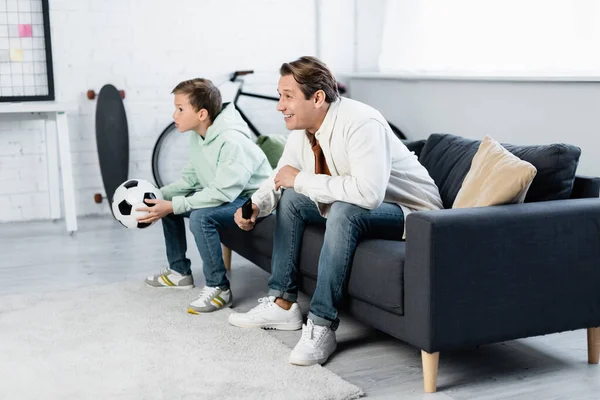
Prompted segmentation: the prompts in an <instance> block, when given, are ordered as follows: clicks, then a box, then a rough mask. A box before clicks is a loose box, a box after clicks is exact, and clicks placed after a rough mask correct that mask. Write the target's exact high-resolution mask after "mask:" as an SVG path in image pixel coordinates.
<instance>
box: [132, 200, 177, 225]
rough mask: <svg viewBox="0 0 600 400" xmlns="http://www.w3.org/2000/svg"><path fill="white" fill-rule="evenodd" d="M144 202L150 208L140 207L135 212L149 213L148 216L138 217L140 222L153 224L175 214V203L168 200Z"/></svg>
mask: <svg viewBox="0 0 600 400" xmlns="http://www.w3.org/2000/svg"><path fill="white" fill-rule="evenodd" d="M144 202H145V203H147V204H150V206H148V207H138V208H136V209H135V210H136V211H147V212H148V214H146V215H142V216H140V217H137V220H138V222H143V223H148V224H151V223H153V222H154V221H158V220H159V219H161V218H163V217H166V216H167V215H169V214H171V213H172V212H173V203H172V202H170V201H168V200H159V199H147V200H144Z"/></svg>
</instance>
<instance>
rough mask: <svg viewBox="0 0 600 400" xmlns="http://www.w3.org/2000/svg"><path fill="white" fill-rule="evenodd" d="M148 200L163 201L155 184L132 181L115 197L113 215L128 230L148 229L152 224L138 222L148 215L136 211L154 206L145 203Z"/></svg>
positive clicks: (117, 192) (137, 180)
mask: <svg viewBox="0 0 600 400" xmlns="http://www.w3.org/2000/svg"><path fill="white" fill-rule="evenodd" d="M148 199H161V200H162V199H163V195H162V193H161V192H160V190H158V189H157V188H156V187H155V186H154V185H153V184H151V183H150V182H148V181H146V180H143V179H130V180H128V181H126V182H123V183H122V184H121V185H119V187H118V188H117V190H115V194H114V195H113V202H112V211H113V215H114V216H115V218H116V219H117V221H119V222H120V223H121V224H123V226H125V227H126V228H147V227H149V226H150V225H152V224H149V223H145V222H144V223H142V222H138V221H137V218H138V217H140V216H143V215H146V214H148V212H146V211H136V208H138V207H144V206H153V204H147V203H144V200H148Z"/></svg>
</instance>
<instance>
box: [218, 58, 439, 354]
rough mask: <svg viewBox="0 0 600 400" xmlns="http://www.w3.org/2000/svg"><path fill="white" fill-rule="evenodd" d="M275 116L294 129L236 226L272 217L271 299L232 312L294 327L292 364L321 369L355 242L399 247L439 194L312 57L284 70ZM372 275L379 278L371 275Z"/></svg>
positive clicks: (251, 320)
mask: <svg viewBox="0 0 600 400" xmlns="http://www.w3.org/2000/svg"><path fill="white" fill-rule="evenodd" d="M280 74H281V78H280V79H279V85H278V92H279V95H280V100H279V103H278V105H277V110H278V111H280V112H281V113H283V116H284V118H285V123H286V127H287V128H288V129H290V130H292V131H293V132H291V134H290V136H289V139H288V141H287V143H286V146H285V149H284V152H283V155H282V157H281V159H280V161H279V163H278V165H277V169H276V170H275V172H274V179H268V180H266V181H265V182H263V184H262V185H261V187H260V188H259V190H258V191H257V192H256V193H254V195H253V196H252V203H253V204H252V209H253V213H252V216H251V218H250V219H244V218H242V213H241V210H239V209H238V210H237V211H236V213H235V217H234V218H235V222H236V223H237V225H238V226H239V227H240V228H241V229H244V230H251V229H252V228H253V227H254V224H255V222H256V219H257V218H258V217H263V216H266V215H268V214H270V213H271V212H273V210H275V209H277V212H276V213H275V218H276V228H275V235H274V242H273V257H272V275H271V277H270V279H269V292H268V296H267V297H265V298H262V299H260V300H259V303H260V304H259V305H258V306H256V307H254V308H253V309H252V310H250V311H249V312H247V313H233V314H231V315H230V316H229V322H230V323H231V324H232V325H235V326H239V327H259V328H269V329H282V330H297V329H300V328H301V327H302V337H301V339H300V341H299V342H298V344H297V345H296V346H295V348H294V349H293V351H292V353H291V354H290V358H289V361H290V362H291V363H292V364H297V365H311V364H315V363H320V364H322V363H324V362H325V361H326V360H327V359H328V358H329V356H330V355H331V354H332V353H333V352H334V351H335V349H336V346H337V342H336V338H335V330H336V329H337V327H338V324H339V319H338V315H337V309H336V304H337V303H339V302H340V300H341V299H342V294H343V289H344V286H345V284H346V282H347V279H348V276H349V273H350V266H351V265H352V259H353V256H354V251H355V250H356V246H357V244H358V242H359V241H360V240H361V239H362V238H366V237H372V238H383V239H391V240H402V238H403V233H404V218H405V216H406V215H407V214H408V213H409V212H411V211H414V210H435V209H439V208H441V207H442V201H441V198H440V195H439V192H438V189H437V187H436V185H435V183H434V182H433V180H432V179H431V177H430V176H429V174H428V173H427V170H426V169H425V168H424V167H423V166H422V165H421V164H420V163H419V162H418V160H417V157H416V156H415V155H414V154H413V153H411V152H410V151H409V150H408V149H407V148H406V146H404V144H403V143H402V142H401V141H400V140H398V139H397V138H396V137H395V136H394V134H393V133H392V131H391V129H390V127H389V125H388V124H387V122H386V121H385V119H384V118H383V116H382V115H381V114H380V113H379V112H378V111H377V110H375V109H373V108H371V107H369V106H367V105H365V104H362V103H360V102H358V101H354V100H350V99H347V98H340V97H339V95H338V92H337V84H336V81H335V78H334V77H333V75H332V73H331V72H330V71H329V69H328V68H327V66H326V65H325V64H324V63H323V62H321V61H320V60H318V59H316V58H314V57H301V58H300V59H298V60H296V61H293V62H291V63H284V64H283V65H282V66H281V69H280ZM307 224H325V237H324V242H323V247H322V249H321V254H320V258H319V265H318V270H319V272H318V278H317V287H316V290H315V292H314V294H313V297H312V300H311V303H310V312H309V314H308V320H307V323H306V325H304V326H302V314H301V312H300V308H299V306H298V304H297V303H296V299H297V296H298V287H297V284H296V275H297V271H298V260H299V254H300V248H301V245H302V235H303V232H304V229H305V227H306V225H307ZM373 273H374V274H375V273H377V271H373Z"/></svg>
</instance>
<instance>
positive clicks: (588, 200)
mask: <svg viewBox="0 0 600 400" xmlns="http://www.w3.org/2000/svg"><path fill="white" fill-rule="evenodd" d="M479 143H480V142H479V141H474V140H470V139H465V138H462V137H459V136H453V135H445V134H434V135H431V136H430V137H429V138H428V139H427V141H425V140H423V141H418V142H407V143H406V144H407V146H408V147H409V148H410V149H411V150H413V151H415V153H416V154H417V155H418V156H419V161H420V162H421V163H422V164H423V165H424V166H425V167H426V168H427V169H428V171H429V173H430V175H431V176H432V178H433V179H434V180H435V182H436V184H437V185H438V188H439V189H440V194H441V196H442V200H443V202H444V206H445V207H446V208H448V209H446V210H439V211H427V212H415V213H412V214H410V215H409V216H408V218H407V220H406V229H407V239H406V242H399V241H387V240H364V241H362V242H361V243H360V244H359V246H358V248H357V250H356V254H355V256H354V261H353V266H352V271H351V274H350V279H349V282H348V288H347V296H346V297H347V302H346V304H344V307H345V308H347V309H348V310H349V311H350V313H351V314H352V315H353V316H354V317H355V318H356V319H358V320H360V321H362V322H364V323H366V324H368V325H370V326H372V327H374V328H376V329H379V330H381V331H383V332H386V333H388V334H390V335H392V336H394V337H396V338H398V339H400V340H402V341H404V342H407V343H410V344H412V345H414V346H416V347H417V348H420V349H421V350H422V357H423V368H424V382H425V391H426V392H432V391H435V390H436V378H437V369H438V368H437V365H438V358H439V352H444V351H448V350H455V349H460V348H465V347H471V346H476V345H481V344H487V343H494V342H500V341H507V340H511V339H517V338H524V337H529V336H536V335H543V334H549V333H555V332H561V331H566V330H574V329H583V328H590V329H588V338H589V339H590V341H589V360H588V361H589V362H591V363H598V354H599V352H600V329H599V328H595V327H600V290H598V287H599V286H600V199H598V196H599V192H600V178H590V177H581V176H577V177H576V176H575V171H576V169H577V164H578V161H579V156H580V149H579V148H577V147H575V146H569V145H564V144H555V145H547V146H511V145H507V144H505V145H504V146H505V147H506V148H507V149H508V150H509V151H511V152H512V153H513V154H515V155H517V156H518V157H520V158H521V159H524V160H526V161H529V162H531V163H532V164H533V165H534V166H536V168H537V169H538V173H537V175H536V178H535V180H534V182H533V183H532V185H531V187H530V189H529V191H528V194H527V198H526V200H525V203H523V204H514V205H504V206H494V207H482V208H471V209H449V208H451V206H452V204H453V202H454V198H455V197H456V194H457V193H458V190H459V189H460V186H461V184H462V181H463V179H464V177H465V175H466V173H467V172H468V170H469V168H470V164H471V160H472V158H473V156H474V154H475V153H476V151H477V149H478V146H479ZM274 227H275V218H274V217H273V216H269V217H266V218H264V219H262V220H260V221H259V223H258V224H257V225H256V227H255V229H254V230H253V231H251V232H244V231H242V230H239V229H231V230H226V231H223V232H221V240H222V242H223V244H224V245H225V246H227V247H229V248H231V249H232V250H233V251H235V252H237V253H238V254H240V255H242V256H243V257H245V258H247V259H248V260H250V261H252V262H253V263H255V264H257V265H258V266H260V267H261V268H263V269H264V270H266V271H267V272H270V270H271V263H270V261H271V252H272V247H273V231H274ZM323 232H324V229H323V228H320V227H316V226H311V227H308V228H307V230H306V232H305V234H304V238H303V247H302V254H301V258H300V267H299V268H300V276H299V285H300V288H301V290H303V291H304V292H305V293H307V294H312V293H313V291H314V289H315V285H316V277H317V262H318V257H319V251H320V248H321V246H322V242H323Z"/></svg>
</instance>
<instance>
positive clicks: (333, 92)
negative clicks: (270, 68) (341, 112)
mask: <svg viewBox="0 0 600 400" xmlns="http://www.w3.org/2000/svg"><path fill="white" fill-rule="evenodd" d="M279 73H280V74H281V76H286V75H292V76H293V77H294V79H295V80H296V82H298V83H299V84H300V89H301V90H302V93H304V98H305V99H306V100H308V99H310V97H311V96H312V95H313V94H315V93H316V92H317V91H318V90H323V91H324V92H325V101H326V102H327V103H333V102H334V101H336V100H337V99H338V98H339V97H340V95H339V93H338V87H337V82H336V80H335V77H334V76H333V74H332V73H331V71H330V70H329V68H328V67H327V65H325V63H324V62H323V61H321V60H319V59H318V58H316V57H310V56H304V57H300V58H299V59H297V60H295V61H292V62H289V63H283V64H282V65H281V68H280V69H279Z"/></svg>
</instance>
